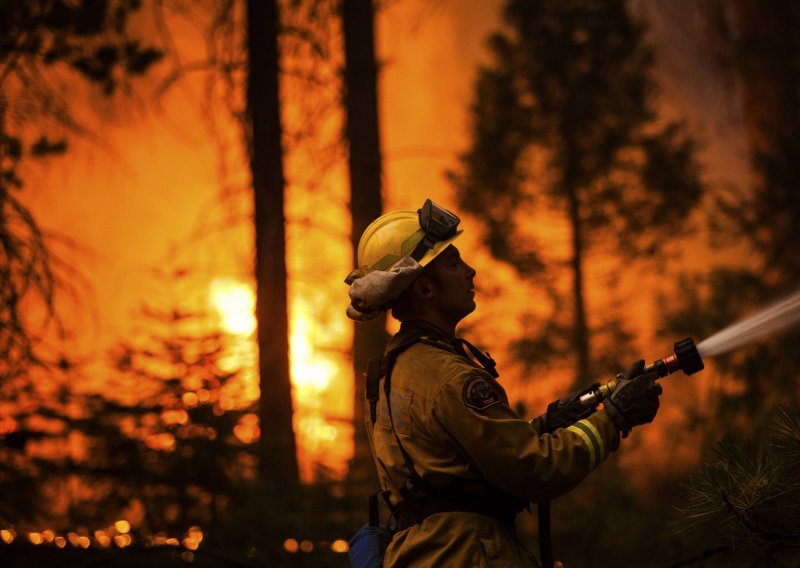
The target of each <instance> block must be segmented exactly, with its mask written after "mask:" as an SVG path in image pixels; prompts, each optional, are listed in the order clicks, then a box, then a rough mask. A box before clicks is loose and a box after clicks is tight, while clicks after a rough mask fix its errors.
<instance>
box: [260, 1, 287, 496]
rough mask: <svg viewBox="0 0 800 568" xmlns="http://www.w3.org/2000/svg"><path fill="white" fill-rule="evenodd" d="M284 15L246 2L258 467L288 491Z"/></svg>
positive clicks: (273, 6)
mask: <svg viewBox="0 0 800 568" xmlns="http://www.w3.org/2000/svg"><path fill="white" fill-rule="evenodd" d="M278 18H279V15H278V5H277V1H276V0H249V1H248V2H247V22H248V30H247V31H248V34H247V50H248V55H249V73H248V78H247V107H248V112H249V115H250V117H249V118H250V125H251V127H252V131H251V155H250V168H251V171H252V176H253V193H254V198H255V208H254V212H255V213H254V214H255V237H256V246H255V256H256V258H255V272H256V318H257V320H258V353H259V377H260V382H259V385H260V388H261V398H260V402H259V419H260V425H261V438H260V440H259V472H260V476H261V479H262V480H263V481H264V482H265V485H266V486H267V487H268V488H269V489H271V490H273V491H277V492H281V493H283V494H286V492H289V493H291V491H292V490H293V489H294V488H295V487H296V486H297V485H298V484H299V476H298V467H297V452H296V447H295V438H294V429H293V427H292V390H291V379H290V373H289V321H288V320H289V318H288V307H287V291H286V288H287V286H286V279H287V274H286V238H285V224H286V220H285V218H284V212H283V196H284V186H285V181H284V175H283V144H282V136H281V134H282V129H281V118H280V93H279V87H278V71H279V52H278V24H279V19H278Z"/></svg>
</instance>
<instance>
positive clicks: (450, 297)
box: [426, 245, 476, 323]
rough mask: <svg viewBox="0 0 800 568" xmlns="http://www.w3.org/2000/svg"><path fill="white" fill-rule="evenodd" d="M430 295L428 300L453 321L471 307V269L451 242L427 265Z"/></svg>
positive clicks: (473, 299) (472, 292) (459, 318)
mask: <svg viewBox="0 0 800 568" xmlns="http://www.w3.org/2000/svg"><path fill="white" fill-rule="evenodd" d="M426 273H427V276H428V277H429V278H430V281H431V288H432V290H433V295H432V297H431V300H432V301H433V302H434V305H435V307H436V309H437V311H439V312H440V313H441V314H442V315H443V316H445V317H446V318H447V319H448V320H451V321H453V322H454V323H457V322H459V321H461V320H462V319H463V318H464V317H466V316H467V315H468V314H470V313H472V312H473V311H474V310H475V281H474V279H475V274H476V272H475V269H473V268H472V267H471V266H470V265H468V264H467V263H466V262H464V260H463V259H462V258H461V254H460V253H459V252H458V249H457V248H456V247H454V246H453V245H450V246H449V247H447V248H446V249H445V250H444V252H442V254H440V255H439V256H437V257H436V258H435V259H434V260H433V261H432V262H431V263H430V264H429V265H428V267H427V270H426Z"/></svg>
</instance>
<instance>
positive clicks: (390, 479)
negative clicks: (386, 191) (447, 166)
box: [346, 200, 661, 567]
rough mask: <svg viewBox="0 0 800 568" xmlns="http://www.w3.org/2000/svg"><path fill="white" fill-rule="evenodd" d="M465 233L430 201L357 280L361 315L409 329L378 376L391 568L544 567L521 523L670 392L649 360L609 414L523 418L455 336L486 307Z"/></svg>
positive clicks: (561, 406)
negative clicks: (467, 256) (649, 370)
mask: <svg viewBox="0 0 800 568" xmlns="http://www.w3.org/2000/svg"><path fill="white" fill-rule="evenodd" d="M458 224H459V219H458V217H457V216H455V215H454V214H453V213H451V212H449V211H447V210H446V209H444V208H442V207H440V206H438V205H436V204H434V203H432V202H431V201H430V200H427V201H426V202H425V205H424V206H423V208H422V209H420V210H419V211H418V212H416V213H415V212H412V211H396V212H393V213H389V214H386V215H383V216H382V217H380V218H379V219H377V220H376V221H374V222H373V223H372V224H371V225H370V226H369V227H368V228H367V229H366V230H365V232H364V234H363V235H362V237H361V240H360V243H359V247H358V268H357V269H356V270H355V271H353V272H352V273H351V274H350V275H349V276H348V277H347V279H346V282H347V283H348V284H350V298H351V304H350V306H349V307H348V309H347V313H348V316H349V317H351V318H352V319H354V320H357V321H368V320H370V319H373V318H374V317H376V316H377V315H379V314H380V313H381V312H382V311H385V310H391V312H392V315H393V317H395V318H396V319H398V320H399V321H400V323H401V325H400V330H399V332H398V333H397V334H396V335H395V336H394V337H392V338H391V340H390V341H389V343H388V345H387V348H386V353H385V355H384V357H383V359H382V360H381V362H380V364H375V365H371V366H370V372H369V374H368V377H367V379H368V380H367V398H368V399H369V404H368V405H367V416H366V417H365V418H366V426H367V432H368V435H369V438H370V445H371V448H372V451H373V455H374V458H375V464H376V467H377V470H378V477H379V479H380V482H381V486H382V489H383V490H384V495H385V496H386V497H387V501H388V503H389V505H390V507H391V509H392V516H393V519H394V524H395V526H394V530H395V532H394V535H393V537H392V539H391V542H390V543H389V544H388V547H387V549H386V551H385V561H384V565H385V566H398V567H400V566H425V567H431V566H454V567H466V566H538V562H537V560H536V558H535V557H534V556H533V555H532V554H531V553H530V552H529V551H528V550H527V549H526V547H525V546H523V544H522V543H521V542H520V539H519V538H518V535H517V532H516V530H515V517H516V515H517V513H519V512H520V511H521V510H523V509H524V508H526V507H528V504H529V503H537V502H542V501H547V500H550V499H553V498H555V497H558V496H559V495H562V494H564V493H566V492H568V491H570V490H571V489H572V488H573V487H575V485H577V484H578V483H579V482H580V481H581V480H582V479H584V478H585V477H586V476H587V475H589V473H591V472H592V471H593V470H594V469H595V468H596V467H598V466H599V465H600V464H601V463H602V462H603V461H604V460H605V459H606V458H607V457H608V455H609V454H610V453H611V452H613V451H614V450H616V449H617V447H618V446H619V444H620V434H622V435H623V436H626V435H627V433H628V432H630V430H631V428H633V427H635V426H638V425H641V424H645V423H648V422H651V421H652V420H653V418H654V417H655V415H656V412H657V410H658V405H659V399H658V397H659V395H660V394H661V390H660V389H661V388H660V386H659V385H658V384H656V383H655V376H654V375H650V374H648V375H642V371H643V368H644V362H643V361H637V362H636V363H634V364H633V365H631V367H630V368H629V369H628V370H627V371H626V373H625V375H624V379H623V380H621V381H620V383H619V385H618V386H617V387H616V389H615V390H614V392H613V393H612V394H611V396H610V397H609V398H608V399H607V400H606V402H605V404H604V408H603V409H600V410H598V411H596V412H594V411H592V410H589V411H586V410H585V409H584V408H583V407H582V406H580V405H579V404H577V398H578V395H579V394H580V393H575V394H573V395H571V396H569V397H566V398H565V399H562V400H560V401H555V402H554V403H552V404H550V405H549V406H548V410H547V412H546V413H545V414H544V415H542V416H540V417H538V418H536V419H534V420H532V421H528V420H525V419H523V418H521V417H520V416H518V415H517V414H516V413H515V412H514V410H512V408H511V407H510V406H509V401H508V398H507V396H506V393H505V391H504V390H503V387H502V386H501V385H500V383H499V382H498V381H497V377H498V374H497V372H496V371H495V369H494V362H493V361H492V360H491V357H489V356H488V354H484V353H481V352H480V351H479V350H477V349H476V348H475V347H474V346H472V345H471V344H469V343H468V342H467V341H465V340H463V339H458V338H456V335H455V329H456V325H457V324H458V323H459V322H460V321H461V320H462V319H463V318H464V317H466V316H467V315H469V314H470V313H471V312H472V311H474V310H475V306H476V304H475V276H476V272H475V270H474V269H473V268H472V267H471V266H469V265H468V264H467V263H466V262H465V261H464V259H462V258H461V255H460V253H459V251H458V249H457V248H456V247H455V246H454V244H453V242H454V241H455V240H456V239H458V237H459V236H460V235H461V234H462V231H461V230H459V229H458ZM634 379H636V380H634Z"/></svg>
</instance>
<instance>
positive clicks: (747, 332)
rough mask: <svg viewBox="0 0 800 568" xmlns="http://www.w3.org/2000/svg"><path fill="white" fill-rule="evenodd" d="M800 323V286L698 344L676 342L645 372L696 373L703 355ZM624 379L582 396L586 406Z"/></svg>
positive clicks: (690, 341) (726, 350)
mask: <svg viewBox="0 0 800 568" xmlns="http://www.w3.org/2000/svg"><path fill="white" fill-rule="evenodd" d="M797 323H800V290H798V291H797V292H795V293H794V294H792V295H791V296H788V297H787V298H784V299H783V300H780V301H778V302H775V303H773V304H770V305H769V306H767V307H766V308H763V309H761V310H759V311H758V312H756V313H755V314H753V315H751V316H749V317H747V318H745V319H743V320H741V321H739V322H737V323H734V324H732V325H729V326H728V327H726V328H725V329H723V330H722V331H719V332H717V333H715V334H714V335H712V336H711V337H708V338H706V339H704V340H703V341H701V342H700V343H699V344H698V345H695V343H694V341H693V340H692V339H691V338H686V339H682V340H681V341H678V342H677V343H675V348H674V350H673V353H672V355H669V356H667V357H664V358H663V359H658V360H657V361H655V362H653V363H650V364H649V365H647V366H646V367H645V368H644V372H645V373H651V372H652V373H655V375H656V378H659V379H660V378H663V377H666V376H667V375H671V374H672V373H675V372H676V371H683V372H684V374H686V375H693V374H694V373H697V372H698V371H702V370H703V368H704V367H705V365H704V364H703V357H712V356H715V355H721V354H723V353H727V352H728V351H731V350H733V349H736V348H737V347H742V346H744V345H747V344H749V343H752V342H754V341H755V340H757V339H761V338H762V337H766V336H768V335H773V334H775V333H777V332H779V331H781V330H784V329H786V328H788V327H790V326H792V325H795V324H797ZM620 380H622V373H620V374H618V375H617V376H616V377H615V378H613V379H611V380H610V381H608V382H607V383H604V384H601V385H600V386H599V387H597V388H596V389H593V390H592V391H590V392H588V393H586V394H584V395H583V396H581V397H580V399H579V400H580V402H581V404H582V405H583V406H584V407H586V408H594V407H596V406H597V405H598V404H600V403H601V402H602V401H603V399H604V398H606V397H607V396H609V395H610V394H611V393H612V392H614V389H615V388H616V387H617V384H619V381H620Z"/></svg>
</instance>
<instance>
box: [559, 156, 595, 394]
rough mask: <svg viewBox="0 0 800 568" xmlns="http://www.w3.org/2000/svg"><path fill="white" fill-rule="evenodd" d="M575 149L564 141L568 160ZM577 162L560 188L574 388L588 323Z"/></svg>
mask: <svg viewBox="0 0 800 568" xmlns="http://www.w3.org/2000/svg"><path fill="white" fill-rule="evenodd" d="M578 152H579V150H578V149H577V146H576V145H568V146H567V151H566V152H565V155H566V156H568V160H569V161H572V160H573V159H578V156H579V153H578ZM576 168H577V165H574V164H568V165H567V167H566V173H565V176H564V192H565V194H566V196H567V207H568V209H569V211H568V217H569V224H570V228H571V229H572V258H571V259H570V263H569V266H570V271H571V272H572V303H573V307H572V309H573V311H572V318H573V319H572V331H573V342H574V343H573V347H574V349H575V352H576V353H575V356H576V360H575V383H574V385H573V386H575V387H576V388H578V387H580V386H583V385H585V383H587V382H588V381H589V379H590V376H589V361H590V357H591V355H590V351H589V325H588V323H587V321H586V298H585V297H584V291H583V257H584V254H585V250H584V246H583V221H582V220H581V211H580V205H581V204H580V197H579V196H578V187H577V183H576V182H575V175H574V173H573V172H575V171H576Z"/></svg>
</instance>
